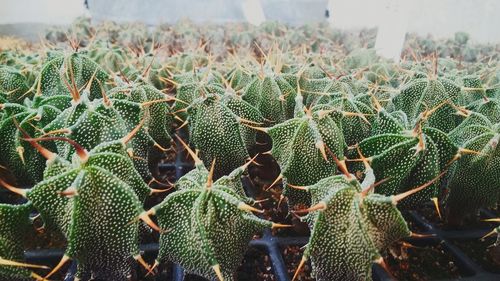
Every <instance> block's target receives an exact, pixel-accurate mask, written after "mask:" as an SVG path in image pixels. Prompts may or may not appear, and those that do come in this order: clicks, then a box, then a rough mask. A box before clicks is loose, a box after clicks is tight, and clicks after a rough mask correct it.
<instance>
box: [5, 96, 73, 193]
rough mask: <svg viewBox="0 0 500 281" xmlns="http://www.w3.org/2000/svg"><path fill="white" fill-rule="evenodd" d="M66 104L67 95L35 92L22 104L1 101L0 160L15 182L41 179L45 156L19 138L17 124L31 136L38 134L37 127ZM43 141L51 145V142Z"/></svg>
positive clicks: (69, 102)
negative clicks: (32, 96)
mask: <svg viewBox="0 0 500 281" xmlns="http://www.w3.org/2000/svg"><path fill="white" fill-rule="evenodd" d="M70 104H71V98H70V97H69V96H65V95H59V96H53V97H43V96H35V97H34V98H33V100H29V99H26V100H25V101H24V104H17V103H4V104H2V105H1V109H2V112H4V113H5V116H4V117H3V118H2V119H0V120H1V121H0V151H1V153H0V164H2V165H4V166H5V167H6V168H8V169H9V170H10V172H11V174H12V175H14V176H15V177H16V179H17V183H18V184H21V185H27V184H29V185H31V184H34V183H36V182H38V181H40V180H42V177H43V170H44V169H45V160H44V159H43V157H42V156H41V155H40V154H38V152H37V151H36V150H35V149H33V147H32V146H31V145H30V144H29V143H27V142H25V141H23V140H21V138H22V137H23V136H22V133H21V132H20V130H19V129H18V128H17V127H18V126H19V127H20V128H22V129H24V130H25V131H27V132H28V133H29V134H30V135H32V136H35V137H38V136H41V135H42V134H43V132H41V131H40V130H39V129H38V130H37V128H43V127H44V126H46V125H47V124H49V123H50V122H52V121H53V120H54V119H55V118H57V116H58V115H60V114H61V112H62V111H63V110H64V109H65V108H67V107H69V106H70ZM16 123H17V124H16ZM47 145H48V147H49V148H51V149H52V148H55V147H54V145H53V144H47Z"/></svg>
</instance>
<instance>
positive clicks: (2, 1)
mask: <svg viewBox="0 0 500 281" xmlns="http://www.w3.org/2000/svg"><path fill="white" fill-rule="evenodd" d="M84 14H86V9H85V8H84V5H83V0H0V24H16V23H45V24H70V23H71V22H72V21H73V20H74V19H75V18H77V17H78V16H80V15H84Z"/></svg>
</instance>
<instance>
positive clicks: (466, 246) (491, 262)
mask: <svg viewBox="0 0 500 281" xmlns="http://www.w3.org/2000/svg"><path fill="white" fill-rule="evenodd" d="M495 241H496V237H494V236H493V237H488V238H485V239H484V240H483V239H467V240H463V239H450V242H451V243H453V244H454V245H455V246H457V247H458V248H460V250H462V251H463V252H464V253H465V254H466V255H467V256H468V257H469V258H471V259H472V260H473V261H474V262H476V263H477V264H479V265H480V266H481V267H482V268H483V269H484V270H485V271H488V272H491V273H497V274H500V247H499V246H496V247H495V246H494V245H493V244H494V243H495Z"/></svg>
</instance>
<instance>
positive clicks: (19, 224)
mask: <svg viewBox="0 0 500 281" xmlns="http://www.w3.org/2000/svg"><path fill="white" fill-rule="evenodd" d="M0 181H1V180H0ZM32 211H33V207H32V206H31V204H23V205H8V204H0V280H2V281H28V280H33V279H36V280H43V278H42V277H40V276H39V275H38V274H36V273H34V272H32V271H31V270H30V268H31V269H47V267H46V266H41V265H35V264H27V263H25V262H24V249H25V247H26V242H27V241H28V239H29V238H30V237H31V235H32V233H33V226H32V224H31V221H30V218H29V216H30V213H31V212H32Z"/></svg>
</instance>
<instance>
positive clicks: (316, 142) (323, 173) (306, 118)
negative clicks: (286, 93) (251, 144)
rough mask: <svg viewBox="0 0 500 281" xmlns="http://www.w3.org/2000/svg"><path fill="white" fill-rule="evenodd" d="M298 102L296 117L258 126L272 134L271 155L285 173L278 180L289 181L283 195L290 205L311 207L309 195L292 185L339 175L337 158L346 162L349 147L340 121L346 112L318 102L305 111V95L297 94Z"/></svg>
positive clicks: (311, 182) (308, 183) (282, 172)
mask: <svg viewBox="0 0 500 281" xmlns="http://www.w3.org/2000/svg"><path fill="white" fill-rule="evenodd" d="M295 103H296V111H295V118H293V119H290V120H287V121H285V122H283V123H281V124H277V125H275V126H273V127H270V128H257V127H254V129H257V130H260V131H263V132H265V133H267V134H269V136H270V137H271V139H272V143H273V147H272V150H271V154H272V155H273V157H274V158H275V159H276V161H277V162H278V164H279V165H280V168H281V175H280V176H279V177H278V178H277V179H276V181H275V182H274V183H276V182H277V181H278V180H279V179H281V178H284V180H285V181H286V183H287V184H286V185H284V191H283V194H284V195H286V196H287V197H288V203H289V205H290V206H295V205H298V204H303V205H306V206H308V205H309V204H310V198H309V197H308V196H307V194H306V193H304V192H302V191H300V190H295V189H290V188H289V187H288V185H311V184H314V183H316V182H317V181H319V180H320V179H322V178H326V177H329V176H331V175H333V174H335V173H336V171H337V168H336V165H335V162H334V158H333V157H336V158H337V159H339V160H340V161H342V163H344V161H345V158H344V150H345V149H346V148H347V146H346V144H345V140H344V136H343V133H342V128H341V124H340V123H341V121H340V120H341V119H342V111H339V110H336V109H335V108H333V109H332V108H331V107H328V106H326V105H318V106H315V107H313V108H311V109H305V112H304V108H303V107H302V96H301V95H297V97H296V100H295ZM344 165H345V164H344ZM274 183H273V184H274Z"/></svg>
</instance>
